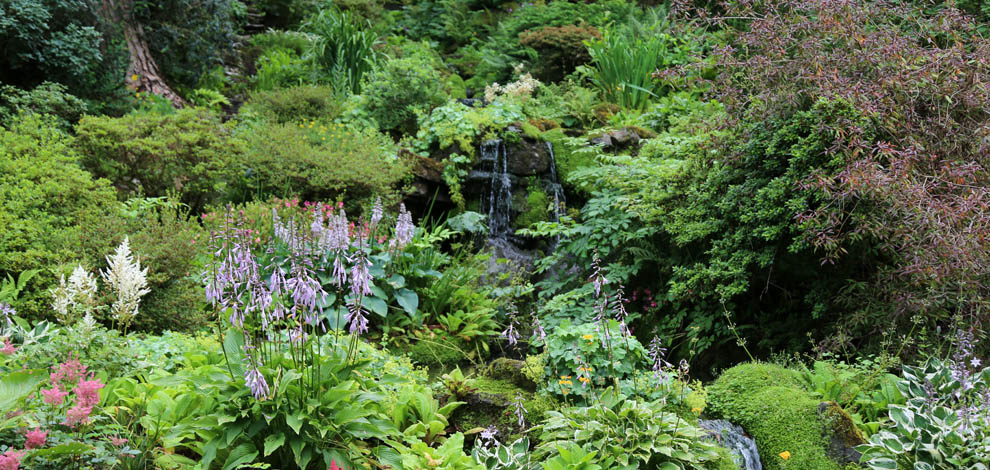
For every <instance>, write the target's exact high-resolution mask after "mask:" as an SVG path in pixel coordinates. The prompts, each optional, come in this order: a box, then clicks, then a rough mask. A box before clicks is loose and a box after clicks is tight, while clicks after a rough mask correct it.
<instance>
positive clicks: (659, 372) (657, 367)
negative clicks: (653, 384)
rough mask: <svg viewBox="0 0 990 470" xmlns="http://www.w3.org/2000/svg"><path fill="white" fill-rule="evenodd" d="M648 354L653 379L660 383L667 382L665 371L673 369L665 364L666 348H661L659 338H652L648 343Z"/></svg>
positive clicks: (669, 364)
mask: <svg viewBox="0 0 990 470" xmlns="http://www.w3.org/2000/svg"><path fill="white" fill-rule="evenodd" d="M648 354H649V356H650V361H651V363H652V369H653V378H654V379H657V380H659V381H660V383H665V382H667V377H668V376H667V372H666V370H667V369H669V368H671V367H673V364H671V363H669V362H667V360H666V357H667V348H664V347H662V346H661V343H660V338H657V337H656V336H654V337H653V340H652V341H650V349H649V352H648Z"/></svg>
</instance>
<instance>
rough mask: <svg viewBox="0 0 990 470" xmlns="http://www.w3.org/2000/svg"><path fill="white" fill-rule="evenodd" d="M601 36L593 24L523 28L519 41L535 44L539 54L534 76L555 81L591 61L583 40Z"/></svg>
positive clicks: (534, 65) (530, 44) (533, 45)
mask: <svg viewBox="0 0 990 470" xmlns="http://www.w3.org/2000/svg"><path fill="white" fill-rule="evenodd" d="M601 37H602V34H601V33H600V32H598V29H596V28H595V27H594V26H588V25H580V26H579V25H564V26H543V27H541V28H536V29H531V30H527V31H523V32H522V33H521V34H519V44H520V45H522V46H526V47H532V48H533V49H535V50H536V53H537V54H538V56H537V58H536V62H535V63H534V64H533V75H535V76H536V78H538V79H540V80H542V81H546V82H556V81H560V80H563V78H564V77H565V76H567V75H568V74H570V73H571V72H573V71H574V69H575V68H576V67H577V66H579V65H584V64H585V63H587V62H588V61H589V60H591V56H590V55H589V54H588V48H587V47H585V45H584V41H587V40H592V39H601Z"/></svg>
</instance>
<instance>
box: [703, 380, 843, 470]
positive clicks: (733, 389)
mask: <svg viewBox="0 0 990 470" xmlns="http://www.w3.org/2000/svg"><path fill="white" fill-rule="evenodd" d="M707 390H708V405H709V406H708V410H709V412H710V413H712V414H713V415H714V416H717V417H722V418H725V419H727V420H729V421H732V422H733V423H736V424H738V425H740V426H742V427H743V428H744V429H746V432H748V433H749V434H750V435H751V436H753V440H755V441H756V445H757V448H758V449H759V451H760V456H762V457H763V458H762V460H763V465H764V468H766V469H767V470H778V469H785V468H820V469H822V470H828V469H834V470H837V469H838V468H839V466H838V464H836V463H835V462H833V461H832V460H830V459H829V458H828V456H827V455H826V450H827V448H828V439H829V436H828V435H827V432H826V430H825V427H824V425H823V423H822V421H821V420H820V419H819V416H818V404H819V403H820V400H816V399H814V398H813V397H812V395H811V394H810V393H809V392H807V391H806V390H805V389H804V388H803V380H802V377H801V374H799V373H798V372H796V371H793V370H790V369H785V368H783V367H781V366H777V365H773V364H762V363H745V364H740V365H738V366H736V367H733V368H731V369H729V370H727V371H725V372H723V373H722V375H720V376H719V378H718V379H717V380H716V381H715V382H714V383H713V384H711V385H710V386H708V388H707ZM785 451H786V452H789V453H790V458H789V459H788V460H784V459H782V458H780V457H778V455H779V454H780V453H782V452H785Z"/></svg>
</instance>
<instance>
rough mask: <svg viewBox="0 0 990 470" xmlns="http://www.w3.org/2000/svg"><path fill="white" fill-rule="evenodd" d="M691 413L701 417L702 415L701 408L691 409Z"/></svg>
mask: <svg viewBox="0 0 990 470" xmlns="http://www.w3.org/2000/svg"><path fill="white" fill-rule="evenodd" d="M691 412H692V413H694V414H696V415H700V414H701V408H691Z"/></svg>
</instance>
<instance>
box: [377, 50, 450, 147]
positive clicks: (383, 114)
mask: <svg viewBox="0 0 990 470" xmlns="http://www.w3.org/2000/svg"><path fill="white" fill-rule="evenodd" d="M434 65H435V64H433V63H431V62H430V61H428V60H426V59H425V58H423V57H419V56H410V57H403V58H391V59H388V60H387V61H385V63H384V64H382V66H381V67H380V68H378V69H376V70H374V71H373V72H371V73H370V74H369V75H368V77H367V84H365V85H364V94H365V95H366V96H367V98H368V111H369V112H370V113H371V116H372V117H373V118H374V119H375V121H377V122H378V126H379V128H381V130H383V131H399V132H401V133H403V134H411V133H414V132H415V131H416V127H417V126H416V121H417V118H418V117H419V115H421V114H428V113H429V112H430V111H432V110H433V108H435V107H437V106H439V105H441V104H443V103H444V102H445V101H447V94H446V93H444V89H443V80H442V77H441V76H440V73H439V72H438V71H437V70H436V69H435V68H434Z"/></svg>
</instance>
